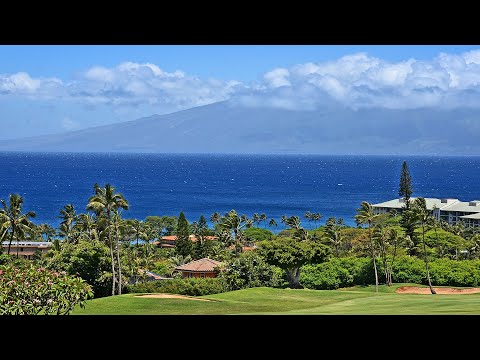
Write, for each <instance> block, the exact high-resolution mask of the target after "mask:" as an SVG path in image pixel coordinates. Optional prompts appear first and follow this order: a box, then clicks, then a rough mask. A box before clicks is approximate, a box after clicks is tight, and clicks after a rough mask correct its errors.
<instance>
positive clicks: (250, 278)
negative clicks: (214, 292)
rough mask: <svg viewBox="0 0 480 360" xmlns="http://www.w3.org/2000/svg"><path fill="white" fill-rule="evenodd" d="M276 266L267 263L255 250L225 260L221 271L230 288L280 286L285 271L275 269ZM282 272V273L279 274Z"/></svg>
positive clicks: (226, 284) (221, 275)
mask: <svg viewBox="0 0 480 360" xmlns="http://www.w3.org/2000/svg"><path fill="white" fill-rule="evenodd" d="M274 268H276V267H275V266H272V265H269V264H267V263H266V262H265V261H264V260H263V258H262V257H261V256H259V255H258V254H256V253H255V252H253V251H249V252H246V253H242V254H241V255H240V256H239V257H237V258H233V259H232V260H230V261H226V262H225V266H224V269H223V270H222V272H220V275H219V276H220V278H222V279H223V281H224V283H225V286H226V287H227V289H228V290H240V289H245V288H252V287H259V286H271V287H273V286H278V285H279V284H280V283H281V282H282V278H283V271H282V270H281V269H280V268H277V269H279V271H280V272H278V271H275V269H274ZM279 274H280V275H279Z"/></svg>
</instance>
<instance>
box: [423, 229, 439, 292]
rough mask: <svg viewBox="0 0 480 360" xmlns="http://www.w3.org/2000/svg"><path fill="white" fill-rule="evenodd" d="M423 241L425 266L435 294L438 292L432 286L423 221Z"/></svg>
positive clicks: (431, 289) (431, 288) (431, 290)
mask: <svg viewBox="0 0 480 360" xmlns="http://www.w3.org/2000/svg"><path fill="white" fill-rule="evenodd" d="M422 241H423V254H424V257H425V268H426V270H427V280H428V286H429V287H430V292H431V293H432V295H435V294H436V293H437V292H436V291H435V290H434V289H433V287H432V282H431V281H430V271H429V270H428V256H427V246H426V245H425V226H424V224H423V222H422Z"/></svg>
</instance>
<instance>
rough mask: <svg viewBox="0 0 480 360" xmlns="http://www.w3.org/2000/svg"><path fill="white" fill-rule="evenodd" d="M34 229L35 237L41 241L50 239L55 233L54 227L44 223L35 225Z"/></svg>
mask: <svg viewBox="0 0 480 360" xmlns="http://www.w3.org/2000/svg"><path fill="white" fill-rule="evenodd" d="M34 230H35V232H36V234H37V236H36V237H37V238H40V239H41V241H52V240H53V238H54V237H55V234H56V231H55V228H53V227H52V226H51V225H49V224H46V223H45V224H40V225H37V226H35V229H34Z"/></svg>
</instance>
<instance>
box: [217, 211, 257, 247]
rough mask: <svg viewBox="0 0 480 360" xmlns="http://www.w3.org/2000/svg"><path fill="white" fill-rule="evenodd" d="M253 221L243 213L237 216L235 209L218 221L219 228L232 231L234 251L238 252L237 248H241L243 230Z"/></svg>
mask: <svg viewBox="0 0 480 360" xmlns="http://www.w3.org/2000/svg"><path fill="white" fill-rule="evenodd" d="M252 224H253V221H252V220H251V219H249V218H247V217H246V216H245V215H241V216H238V214H237V212H236V211H235V210H230V211H229V212H228V213H226V214H225V216H223V217H222V219H221V220H220V222H219V225H220V230H228V231H229V232H230V233H232V232H233V241H234V242H235V253H238V249H239V248H240V249H241V246H242V240H243V231H244V230H245V229H246V228H250V227H251V226H252Z"/></svg>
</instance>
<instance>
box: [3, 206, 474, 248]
mask: <svg viewBox="0 0 480 360" xmlns="http://www.w3.org/2000/svg"><path fill="white" fill-rule="evenodd" d="M479 211H480V210H479ZM2 245H7V246H8V241H4V242H2ZM17 245H18V246H35V247H50V246H52V243H51V242H49V241H12V246H17Z"/></svg>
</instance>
